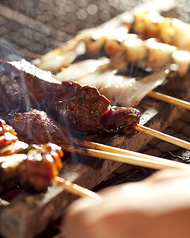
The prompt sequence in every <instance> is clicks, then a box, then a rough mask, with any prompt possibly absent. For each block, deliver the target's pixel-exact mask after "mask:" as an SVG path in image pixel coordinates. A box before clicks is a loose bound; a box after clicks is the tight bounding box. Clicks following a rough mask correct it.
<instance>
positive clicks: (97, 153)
mask: <svg viewBox="0 0 190 238" xmlns="http://www.w3.org/2000/svg"><path fill="white" fill-rule="evenodd" d="M62 149H63V150H64V151H68V152H71V153H78V154H82V155H86V156H91V157H96V158H102V159H107V160H112V161H117V162H121V163H127V164H132V165H136V166H142V167H147V168H152V169H171V168H175V169H185V170H190V166H189V165H187V164H183V163H180V162H177V161H171V160H167V159H162V158H159V157H155V156H151V158H147V155H144V157H143V154H141V156H138V154H137V153H136V155H135V154H133V153H131V154H130V153H128V154H127V155H124V154H118V153H112V152H108V151H101V150H95V149H88V148H81V147H73V146H62ZM153 158H155V159H153Z"/></svg>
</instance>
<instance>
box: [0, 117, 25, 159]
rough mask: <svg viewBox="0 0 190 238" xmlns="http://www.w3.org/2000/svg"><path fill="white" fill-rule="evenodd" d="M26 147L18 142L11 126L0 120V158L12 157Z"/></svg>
mask: <svg viewBox="0 0 190 238" xmlns="http://www.w3.org/2000/svg"><path fill="white" fill-rule="evenodd" d="M26 147H27V145H26V144H25V143H23V142H21V141H19V139H18V137H17V134H16V132H15V130H14V129H13V128H12V126H10V125H8V124H7V123H6V122H5V121H4V120H2V119H0V156H8V155H12V154H14V153H16V152H19V151H21V150H23V149H25V148H26Z"/></svg>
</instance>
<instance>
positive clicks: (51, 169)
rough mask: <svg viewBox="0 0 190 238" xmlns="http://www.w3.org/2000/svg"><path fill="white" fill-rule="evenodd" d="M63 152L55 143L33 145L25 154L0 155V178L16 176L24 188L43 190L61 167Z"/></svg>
mask: <svg viewBox="0 0 190 238" xmlns="http://www.w3.org/2000/svg"><path fill="white" fill-rule="evenodd" d="M62 156H63V152H62V150H61V148H60V147H59V146H57V145H55V144H52V143H47V144H45V145H43V146H36V145H33V146H32V149H30V150H29V151H28V152H27V154H25V153H21V154H13V155H10V156H0V180H5V179H9V178H13V177H18V179H19V182H20V183H21V185H22V186H23V187H25V188H28V187H33V188H35V190H40V191H43V190H45V189H46V188H47V187H48V186H49V185H50V184H51V183H52V180H53V179H54V178H55V177H56V176H57V175H58V173H59V171H60V170H61V169H62V166H63V164H62V160H61V158H62Z"/></svg>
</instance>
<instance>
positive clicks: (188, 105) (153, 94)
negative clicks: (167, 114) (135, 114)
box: [147, 91, 190, 110]
mask: <svg viewBox="0 0 190 238" xmlns="http://www.w3.org/2000/svg"><path fill="white" fill-rule="evenodd" d="M147 95H148V96H149V97H152V98H155V99H158V100H161V101H164V102H167V103H170V104H173V105H176V106H179V107H183V108H185V109H188V110H190V103H189V102H187V101H184V100H181V99H178V98H175V97H171V96H168V95H166V94H163V93H159V92H155V91H151V92H149V93H148V94H147Z"/></svg>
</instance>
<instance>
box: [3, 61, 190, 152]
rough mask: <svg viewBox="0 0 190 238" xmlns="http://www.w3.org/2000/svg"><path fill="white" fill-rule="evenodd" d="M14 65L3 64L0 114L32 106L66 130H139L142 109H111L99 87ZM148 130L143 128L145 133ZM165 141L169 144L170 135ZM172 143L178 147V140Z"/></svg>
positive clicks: (182, 144) (28, 65) (92, 132)
mask: <svg viewBox="0 0 190 238" xmlns="http://www.w3.org/2000/svg"><path fill="white" fill-rule="evenodd" d="M12 64H13V65H15V66H12ZM12 64H10V63H8V62H4V61H1V67H2V71H1V73H0V90H1V92H2V94H1V98H2V100H1V105H0V111H2V112H3V113H5V112H7V111H8V112H19V111H22V110H24V109H26V108H28V107H29V106H30V107H33V108H36V109H39V110H44V111H46V112H47V113H48V114H49V115H50V116H51V117H52V118H55V119H56V120H58V121H59V122H60V123H61V124H62V125H64V126H65V128H66V129H67V130H69V131H73V130H74V132H75V133H79V134H82V133H84V134H85V133H91V134H94V133H99V132H101V131H102V130H104V131H108V132H109V131H111V132H117V133H118V132H124V133H125V134H130V135H132V134H135V133H136V130H138V126H137V125H138V123H139V120H140V115H141V113H140V111H139V110H137V109H135V108H124V107H110V101H109V100H108V99H107V98H105V97H104V96H102V95H100V93H99V92H98V91H97V89H96V88H93V87H89V86H84V87H82V86H81V85H80V84H77V83H75V82H62V83H60V82H58V81H56V80H55V79H54V78H52V76H51V74H49V73H47V72H44V71H41V70H39V69H37V68H36V67H35V66H33V65H31V64H30V63H27V62H25V61H22V62H13V63H12ZM37 76H39V77H37ZM44 77H46V78H45V79H44ZM5 78H6V80H4V79H5ZM10 89H11V90H10ZM10 98H11V100H12V102H10ZM135 126H136V128H135ZM146 131H147V130H145V128H144V129H143V132H145V133H146ZM162 138H163V139H164V140H166V141H167V136H165V137H162ZM182 142H183V141H182ZM172 143H174V144H177V145H179V144H178V142H177V139H176V140H173V142H172ZM187 144H188V145H187ZM180 145H181V146H183V147H184V148H187V147H188V148H190V143H188V142H185V141H184V143H181V140H180Z"/></svg>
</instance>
